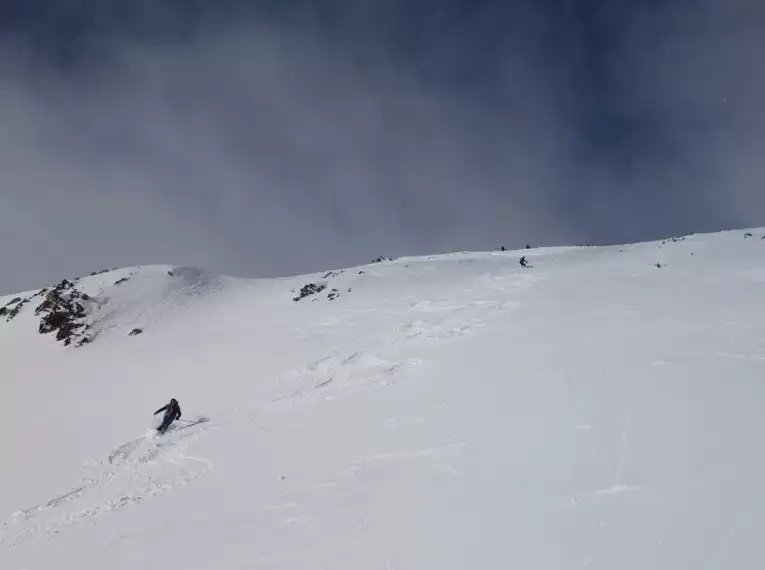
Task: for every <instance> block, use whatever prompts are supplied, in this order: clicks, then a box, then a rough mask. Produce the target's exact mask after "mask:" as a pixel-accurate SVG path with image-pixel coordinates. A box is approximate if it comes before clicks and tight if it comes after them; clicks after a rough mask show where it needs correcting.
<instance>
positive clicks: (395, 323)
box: [0, 230, 765, 570]
mask: <svg viewBox="0 0 765 570" xmlns="http://www.w3.org/2000/svg"><path fill="white" fill-rule="evenodd" d="M751 233H752V234H753V235H752V236H750V237H745V232H744V231H743V230H742V231H734V232H723V233H719V234H713V235H695V236H689V237H687V238H683V239H679V240H675V241H668V242H665V243H658V242H657V243H645V244H635V245H629V246H622V247H609V248H549V249H535V250H524V251H522V252H521V251H518V252H493V253H457V254H452V255H444V256H434V257H429V258H409V259H398V260H395V261H383V262H381V263H375V264H372V265H369V266H365V267H358V268H349V269H345V270H343V271H337V272H330V273H329V274H324V275H321V274H320V275H311V276H301V277H295V278H288V279H277V280H238V279H232V278H222V277H216V276H213V275H209V274H206V273H204V272H200V271H196V270H192V269H188V268H174V267H158V266H149V267H140V268H130V269H120V270H117V271H113V272H107V273H102V274H99V275H94V276H88V277H85V278H83V279H81V280H75V282H74V286H75V287H76V288H77V289H78V290H79V291H81V292H82V293H85V295H86V296H87V298H88V301H87V302H85V303H84V304H85V305H87V306H86V307H85V309H86V312H87V316H86V317H84V320H83V322H86V323H87V325H89V326H88V331H89V334H91V333H92V334H93V336H94V339H95V340H94V341H93V342H92V343H91V344H88V345H85V346H83V347H81V348H77V347H74V346H69V347H65V346H63V344H62V343H61V342H56V340H55V338H54V336H53V334H46V335H41V334H38V332H37V327H38V323H39V320H40V319H39V317H38V316H36V315H35V314H34V308H35V305H34V303H37V302H39V300H40V299H41V297H37V298H35V300H34V301H33V302H30V303H29V304H28V305H26V306H24V307H23V309H22V310H21V311H20V312H19V314H18V316H17V317H16V318H15V319H13V320H12V321H11V322H5V320H4V319H2V320H0V362H2V373H1V375H0V450H2V462H3V463H2V475H0V568H3V569H5V568H9V569H43V568H45V569H48V568H76V569H78V570H91V569H102V568H110V569H137V568H142V569H147V568H167V567H173V568H183V569H197V568H198V569H203V568H204V569H208V568H236V569H240V568H258V569H261V568H262V569H280V570H294V569H304V568H306V569H307V568H311V569H319V568H326V569H330V568H331V569H349V570H350V569H353V570H358V569H361V568H363V569H397V570H403V569H417V570H424V569H431V568H432V569H436V568H437V569H439V570H445V569H464V568H482V569H484V568H485V569H494V568H496V569H504V568H525V569H542V570H548V569H561V568H577V569H579V568H588V569H604V570H606V569H607V570H613V569H615V568H619V569H646V568H651V569H656V570H665V569H673V570H674V569H678V568H693V569H694V570H698V569H713V568H714V569H722V568H726V569H728V568H737V569H740V568H761V567H763V565H764V564H765V549H763V548H762V545H761V539H760V537H759V534H760V533H759V531H760V529H761V527H762V526H763V523H765V493H763V491H762V490H761V489H762V484H761V481H763V480H765V460H764V459H763V455H762V453H761V451H760V447H761V445H760V442H759V436H760V435H761V434H762V433H765V383H764V381H763V372H765V303H763V298H764V297H763V294H764V293H765V241H763V240H762V239H760V238H761V236H762V235H763V231H762V230H751ZM521 255H527V256H528V259H529V261H530V262H531V265H532V267H529V268H521V267H520V266H519V265H518V263H517V262H518V258H519V257H520V256H521ZM657 263H659V264H660V265H661V267H657V266H656V264H657ZM125 277H127V278H128V279H127V280H126V281H122V282H121V283H120V284H118V285H115V282H117V281H119V280H121V279H123V278H125ZM308 283H318V284H326V286H327V287H326V288H325V289H323V290H322V291H321V292H319V293H317V294H315V295H309V296H307V297H305V298H302V299H300V300H299V301H294V300H293V298H296V297H299V295H300V291H301V287H303V286H304V285H306V284H308ZM333 290H335V291H333ZM34 294H35V292H34V291H32V292H28V293H27V294H26V296H29V295H34ZM334 295H337V297H336V298H335V299H334V300H330V299H329V298H328V296H334ZM12 297H15V296H8V297H5V298H0V306H3V305H5V304H6V303H7V302H8V301H10V300H11V298H12ZM135 328H139V329H142V331H143V332H142V334H138V335H137V336H128V333H129V332H130V331H132V330H133V329H135ZM170 397H176V398H178V400H179V401H180V404H181V407H182V409H183V412H184V419H188V420H195V419H199V420H202V421H199V422H198V423H195V424H194V425H189V424H188V423H187V422H183V421H181V422H178V424H177V429H176V430H174V431H170V432H168V434H166V435H165V436H163V437H161V438H156V437H154V436H153V435H152V430H151V428H152V426H153V425H155V424H154V423H153V422H154V420H153V418H152V412H153V411H154V410H155V409H156V408H158V407H160V406H161V405H163V404H164V403H166V402H167V400H169V398H170Z"/></svg>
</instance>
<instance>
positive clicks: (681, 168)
mask: <svg viewBox="0 0 765 570" xmlns="http://www.w3.org/2000/svg"><path fill="white" fill-rule="evenodd" d="M367 4H368V5H369V6H372V5H374V4H373V3H367ZM393 4H395V5H397V6H399V7H400V10H399V11H398V12H396V11H393V13H391V14H386V19H385V20H384V23H385V27H386V29H385V30H384V33H382V32H381V33H380V34H379V35H375V34H372V33H371V32H370V34H369V35H370V37H371V36H374V37H373V39H369V38H368V37H366V36H364V38H362V37H360V36H362V35H364V34H362V31H364V32H365V33H366V32H367V31H368V30H370V29H373V28H374V23H375V21H374V18H379V17H380V14H378V13H376V12H375V10H370V11H369V12H365V10H364V9H361V8H358V6H360V5H361V4H359V3H356V4H354V5H355V6H357V8H356V10H357V11H358V12H359V13H358V14H354V17H353V18H352V19H350V20H347V21H345V20H343V21H344V22H345V24H344V27H343V28H342V31H338V27H332V26H330V30H331V32H332V33H328V32H327V28H325V27H322V26H320V25H319V24H318V23H317V22H318V20H317V19H316V18H315V16H314V15H311V16H310V17H308V18H307V19H306V18H303V19H302V20H300V23H299V24H296V23H295V22H294V21H291V20H288V19H285V18H279V17H271V16H269V17H265V16H263V15H262V14H261V15H259V16H258V17H255V16H253V15H251V14H250V15H249V16H247V17H245V16H243V15H241V14H238V13H237V14H238V17H233V16H231V17H229V18H227V17H225V14H224V15H223V16H221V14H217V15H216V17H207V16H205V18H202V19H201V20H200V21H196V23H195V25H194V26H192V27H190V28H189V30H185V31H184V33H183V34H182V35H179V34H174V35H166V34H165V35H163V34H162V33H151V34H135V33H131V34H127V33H126V34H119V33H114V32H113V31H112V30H111V29H110V28H108V29H107V31H106V32H104V31H103V29H102V30H100V33H99V34H94V35H93V37H91V38H90V40H89V41H88V42H84V43H82V42H80V43H77V42H78V41H79V40H81V39H82V36H81V35H78V34H76V33H73V32H71V30H69V28H67V26H69V27H71V26H72V24H71V17H70V18H69V19H65V18H62V19H60V20H56V18H61V17H60V16H56V17H48V19H47V20H45V26H42V27H36V28H35V27H30V26H29V25H28V22H27V23H24V25H21V24H19V26H18V28H16V29H13V28H10V29H6V30H5V31H4V36H2V37H4V40H3V41H2V43H0V46H2V48H3V49H2V51H0V126H1V128H0V172H1V173H2V174H1V176H2V177H1V178H0V259H2V261H3V266H2V267H3V270H2V272H1V273H0V291H6V292H12V291H15V290H18V289H23V288H29V287H34V286H38V285H42V284H44V283H47V282H50V281H53V280H55V279H60V278H62V277H64V276H69V277H72V276H76V275H77V274H81V273H86V272H89V271H92V270H96V269H100V268H102V267H111V266H115V265H130V264H146V263H182V264H189V265H194V266H198V267H202V268H206V269H211V270H214V271H219V272H224V273H229V274H236V275H248V276H271V275H285V274H293V273H298V272H307V271H315V270H321V269H325V268H330V267H336V266H341V265H345V264H352V263H362V262H366V261H368V260H369V259H371V258H373V257H376V256H378V255H401V254H418V253H431V252H439V251H450V250H455V249H473V248H496V247H499V246H500V245H506V246H508V247H521V246H523V245H525V244H526V243H533V244H561V243H585V242H586V243H612V242H619V241H626V240H635V239H648V238H654V237H660V236H663V235H667V234H672V233H685V232H690V231H705V230H714V229H720V228H726V227H734V226H744V225H757V224H765V211H764V210H763V206H764V205H765V204H764V202H765V198H764V196H765V194H764V193H763V192H762V191H761V190H759V188H758V185H759V183H760V181H761V180H762V178H763V176H762V175H763V174H764V173H763V172H762V169H763V166H761V165H760V162H761V161H760V158H759V157H760V156H761V154H762V153H761V147H762V145H763V142H762V141H763V138H762V136H763V134H765V131H764V127H765V125H763V119H762V118H761V113H759V110H760V102H759V100H758V99H759V94H760V93H762V89H760V87H762V85H761V83H762V82H763V70H762V64H761V63H760V61H759V59H760V58H759V54H761V53H762V48H763V47H765V46H763V41H764V40H763V39H762V38H763V37H765V36H763V34H762V32H763V31H765V30H764V28H763V19H762V18H763V14H765V12H764V11H763V9H762V8H760V7H758V6H757V4H756V3H754V2H749V3H747V2H726V3H725V4H724V7H723V8H720V7H719V6H718V5H719V3H717V2H712V1H711V0H708V1H707V0H704V1H702V2H692V3H691V2H670V3H665V4H663V5H662V7H656V6H653V7H651V4H653V3H652V2H640V3H635V4H634V5H632V6H631V7H624V6H622V7H619V8H616V9H614V8H609V7H603V8H598V9H595V8H588V9H587V11H585V12H584V13H582V10H581V8H578V7H577V3H575V2H563V1H561V2H553V1H550V2H549V3H548V4H545V3H538V4H536V5H535V4H534V3H532V2H525V3H524V2H518V3H517V4H518V6H516V7H514V8H513V10H508V8H507V7H506V6H504V7H500V6H501V3H492V2H486V3H485V5H484V6H483V8H481V9H482V10H484V11H485V12H486V13H485V14H484V13H481V12H480V11H478V12H476V13H475V14H470V15H466V16H464V18H462V19H460V18H458V17H457V16H458V15H459V14H460V13H457V12H454V13H451V12H448V13H447V16H442V17H441V18H440V19H439V18H437V17H435V16H433V17H430V12H428V10H431V11H432V14H434V15H437V14H438V13H439V4H438V3H435V2H434V3H429V4H427V3H423V4H418V10H423V11H424V13H425V14H426V15H428V17H427V18H425V17H420V16H422V14H420V15H419V16H418V17H420V19H416V18H414V20H415V21H416V22H418V23H417V26H415V27H414V29H406V25H405V23H406V22H407V21H409V20H407V12H406V8H405V7H402V6H405V3H396V2H394V3H393ZM426 4H427V5H428V6H430V8H427V7H425V6H426ZM446 4H449V5H456V4H457V2H456V0H455V1H451V2H446V3H445V4H444V5H446ZM479 4H480V3H479ZM115 5H116V3H115ZM334 5H335V6H340V7H342V3H340V2H335V4H334ZM375 6H378V10H379V5H375ZM533 6H537V7H533ZM492 11H493V12H492ZM445 12H447V11H446V10H442V13H445ZM33 16H34V15H33ZM35 17H36V16H34V17H31V20H32V21H33V22H34V21H35ZM173 17H175V18H178V17H179V16H178V15H177V14H176V15H174V16H173ZM327 17H328V18H329V19H330V23H331V22H332V18H333V17H335V18H337V17H338V16H332V15H331V14H330V15H329V16H327ZM502 18H505V20H503V19H502ZM51 20H52V21H51ZM341 20H342V18H341ZM348 22H350V23H348ZM56 26H60V27H61V28H63V31H61V32H60V36H55V34H53V35H54V36H55V41H52V40H51V42H50V45H49V44H48V43H46V42H41V41H40V37H41V36H40V34H43V36H42V37H44V38H50V37H51V30H57V29H58V28H56ZM503 26H504V27H503ZM139 27H140V26H139ZM410 27H411V26H410ZM30 30H33V31H34V33H32V32H31V31H30ZM41 30H42V31H41ZM447 32H448V33H447ZM30 38H32V39H34V40H35V41H34V42H32V41H30ZM450 38H451V39H452V40H454V41H449V39H450ZM492 38H494V39H492ZM414 40H418V41H419V43H417V42H415V41H414ZM456 40H459V41H456ZM68 42H72V43H73V45H77V46H78V47H77V49H72V53H69V52H67V50H66V49H64V51H63V52H61V53H66V57H65V58H63V59H60V60H57V59H56V57H51V50H53V52H55V50H56V49H59V48H60V47H61V46H62V45H63V46H65V47H66V46H67V45H68ZM40 43H42V44H43V45H44V49H42V50H41V49H39V45H40ZM415 44H416V45H415ZM51 45H52V46H53V47H51ZM62 49H63V48H62ZM78 50H79V51H78ZM53 55H54V56H55V55H57V54H56V53H53Z"/></svg>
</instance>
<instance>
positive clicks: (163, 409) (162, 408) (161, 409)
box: [154, 404, 167, 416]
mask: <svg viewBox="0 0 765 570" xmlns="http://www.w3.org/2000/svg"><path fill="white" fill-rule="evenodd" d="M166 409H167V404H165V405H164V406H162V407H161V408H160V409H158V410H157V411H156V412H154V415H155V416H156V415H157V414H158V413H159V412H164V411H165V410H166Z"/></svg>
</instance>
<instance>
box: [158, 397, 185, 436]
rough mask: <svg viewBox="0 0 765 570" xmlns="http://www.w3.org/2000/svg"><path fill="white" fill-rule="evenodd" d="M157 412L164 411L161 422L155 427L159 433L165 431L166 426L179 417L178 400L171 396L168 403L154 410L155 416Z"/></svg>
mask: <svg viewBox="0 0 765 570" xmlns="http://www.w3.org/2000/svg"><path fill="white" fill-rule="evenodd" d="M159 412H165V417H164V418H162V423H161V424H160V426H159V427H158V428H157V431H158V432H159V433H165V431H166V430H167V428H169V427H170V424H171V423H173V422H174V421H175V420H179V419H181V407H180V406H179V405H178V400H176V399H175V398H171V399H170V403H169V404H165V405H164V406H162V407H161V408H160V409H158V410H157V411H156V412H154V415H155V416H156V415H157V414H158V413H159Z"/></svg>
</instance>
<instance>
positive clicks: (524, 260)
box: [520, 255, 529, 267]
mask: <svg viewBox="0 0 765 570" xmlns="http://www.w3.org/2000/svg"><path fill="white" fill-rule="evenodd" d="M520 264H521V267H526V266H527V265H528V264H529V262H528V261H526V256H525V255H524V256H523V257H521V261H520Z"/></svg>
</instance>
